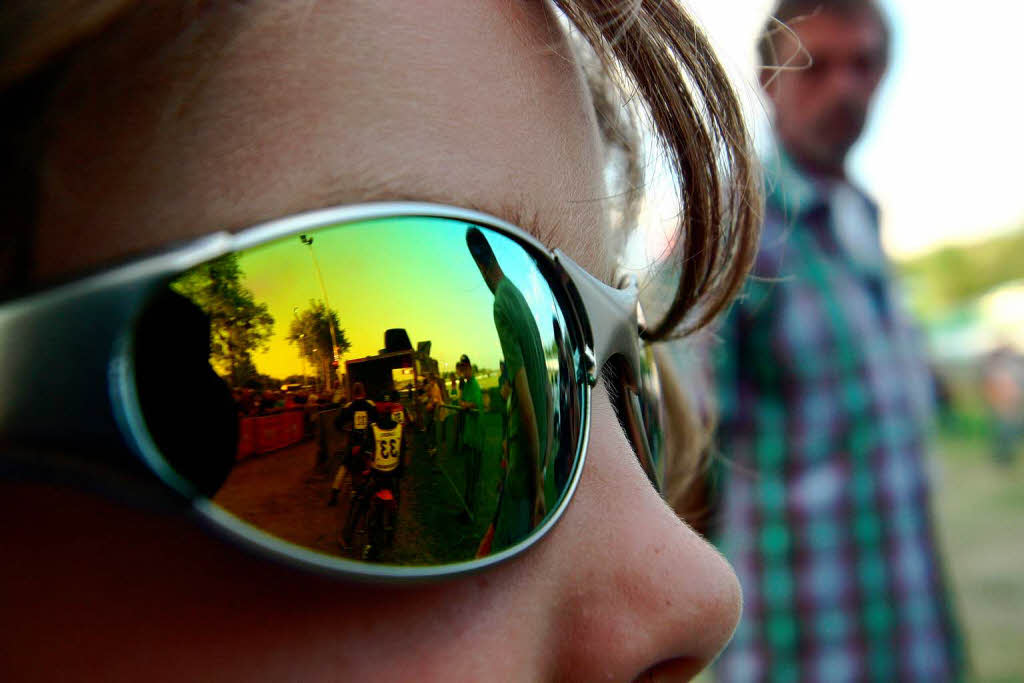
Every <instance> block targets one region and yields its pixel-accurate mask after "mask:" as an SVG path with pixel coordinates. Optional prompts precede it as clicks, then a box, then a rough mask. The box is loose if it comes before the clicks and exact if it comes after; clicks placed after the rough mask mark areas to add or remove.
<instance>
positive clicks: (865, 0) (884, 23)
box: [757, 0, 890, 68]
mask: <svg viewBox="0 0 1024 683" xmlns="http://www.w3.org/2000/svg"><path fill="white" fill-rule="evenodd" d="M819 13H820V14H835V15H838V16H840V17H844V18H850V17H861V16H866V17H869V18H871V19H874V20H875V22H876V23H877V24H878V27H879V29H880V30H881V32H882V46H883V51H884V55H885V58H886V60H887V61H888V58H889V39H890V29H889V20H888V19H887V18H886V16H885V14H883V12H882V9H881V8H880V7H879V6H878V3H877V2H875V0H779V2H778V4H777V5H776V6H775V10H774V11H773V12H772V13H771V15H770V16H769V17H768V21H767V22H766V23H765V26H764V30H763V31H761V37H760V38H759V39H758V41H757V56H758V59H760V62H761V67H762V68H763V67H773V66H780V65H779V63H778V58H777V54H776V53H777V50H776V45H777V43H776V38H777V37H778V36H779V35H782V34H784V33H785V32H786V29H785V28H783V26H782V24H786V25H790V24H795V23H797V22H798V21H799V20H800V18H801V17H806V16H810V15H812V14H819Z"/></svg>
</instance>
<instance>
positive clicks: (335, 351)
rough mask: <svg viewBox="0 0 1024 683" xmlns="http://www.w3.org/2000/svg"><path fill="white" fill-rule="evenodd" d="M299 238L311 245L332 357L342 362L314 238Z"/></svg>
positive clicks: (328, 374) (329, 389)
mask: <svg viewBox="0 0 1024 683" xmlns="http://www.w3.org/2000/svg"><path fill="white" fill-rule="evenodd" d="M299 239H300V240H301V241H302V243H303V244H305V245H306V246H307V247H309V257H310V258H311V259H313V268H314V269H315V270H316V277H317V279H318V280H319V281H320V293H321V294H323V296H324V306H325V307H326V308H327V311H326V314H327V329H328V330H329V331H330V333H331V359H332V360H333V361H335V362H338V363H340V362H341V354H340V353H338V336H337V334H336V333H335V331H334V318H333V317H332V316H331V302H330V301H328V300H327V287H325V286H324V275H323V273H321V272H320V264H319V263H318V262H317V260H316V254H314V253H313V238H312V237H310V236H309V235H299ZM327 369H328V373H327V391H331V390H332V389H333V388H334V387H333V383H332V382H331V374H330V371H331V370H332V368H331V365H330V364H328V365H327Z"/></svg>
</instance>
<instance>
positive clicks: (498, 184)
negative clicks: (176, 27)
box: [37, 0, 604, 275]
mask: <svg viewBox="0 0 1024 683" xmlns="http://www.w3.org/2000/svg"><path fill="white" fill-rule="evenodd" d="M230 5H231V9H230V10H223V11H220V12H218V13H214V15H213V16H204V17H201V18H200V19H198V20H197V22H196V25H195V26H191V27H189V28H188V29H187V30H185V31H184V32H182V33H181V34H180V35H178V36H176V37H175V38H174V39H172V40H170V41H168V42H166V43H165V44H163V45H161V46H160V47H159V48H158V49H149V48H148V47H147V46H145V45H144V44H139V43H140V41H139V38H138V36H142V37H145V36H147V35H149V32H148V31H147V30H145V27H143V29H138V28H137V27H134V26H132V25H131V23H130V22H129V24H128V25H127V26H126V27H124V29H123V30H124V34H123V35H122V36H120V37H119V38H118V40H115V41H113V42H112V43H111V45H112V46H110V47H104V48H102V49H98V50H97V51H96V53H95V54H93V55H86V56H85V57H84V58H83V59H82V61H81V63H80V64H79V65H78V66H77V67H76V68H75V69H73V71H72V74H71V76H70V78H69V82H68V84H67V86H66V87H65V89H64V92H63V97H64V99H63V100H62V101H60V100H59V101H58V106H57V107H56V108H55V111H56V114H55V123H54V126H53V129H54V131H55V134H54V136H53V141H52V144H51V146H50V149H49V150H48V152H47V156H46V159H45V162H44V165H45V172H44V174H43V177H44V181H43V187H42V197H41V211H40V226H39V235H38V240H37V244H38V247H37V258H38V263H39V270H40V272H41V273H42V274H43V275H57V274H61V273H64V272H68V271H73V270H77V269H79V268H85V267H89V266H94V265H97V264H99V263H103V262H107V261H112V260H116V259H118V258H123V257H125V256H127V255H128V254H130V253H132V252H136V251H141V250H148V249H154V248H159V247H160V246H161V245H163V244H166V243H168V242H172V241H178V240H181V239H187V238H190V237H196V236H199V235H201V234H204V233H207V232H211V231H214V230H219V229H239V228H242V227H245V226H246V225H249V224H252V223H255V222H258V221H262V220H266V219H269V218H274V217H278V216H282V215H286V214H289V213H294V212H298V211H303V210H307V209H311V208H317V207H322V206H329V205H336V204H345V203H354V202H361V201H371V200H380V199H418V200H429V201H435V202H443V203H450V204H456V205H461V206H468V207H471V208H477V209H480V210H483V211H486V212H489V213H494V214H497V215H499V216H502V217H506V218H510V219H511V220H513V222H518V223H520V224H523V227H526V228H528V229H529V228H535V229H536V230H535V231H536V232H539V233H541V235H540V236H541V238H542V239H543V241H545V242H548V243H549V245H550V246H559V247H563V248H566V250H567V251H569V252H570V253H571V254H573V255H574V256H575V257H576V258H577V259H579V260H581V262H583V263H584V264H585V265H587V266H589V267H590V268H592V269H596V270H597V271H598V272H601V271H602V270H603V267H602V263H601V262H602V261H603V257H602V255H601V254H600V252H599V251H598V250H593V249H587V248H585V246H584V245H587V244H600V240H598V239H594V238H595V233H597V234H599V231H600V230H602V229H603V221H604V210H603V205H602V204H601V202H600V197H602V196H603V194H604V189H603V183H602V175H601V165H602V160H601V154H600V150H599V146H598V140H597V133H596V127H595V125H594V122H593V114H592V111H591V108H590V106H589V99H588V97H587V94H586V90H585V88H584V86H583V81H582V79H581V77H580V73H579V70H578V68H577V65H576V63H575V61H574V60H573V59H571V57H570V53H569V50H568V48H567V46H566V44H565V41H564V39H563V37H562V35H561V34H560V32H559V30H558V27H557V22H555V21H554V20H553V18H552V17H551V16H549V15H548V13H547V11H546V10H545V8H544V5H543V3H507V2H502V1H499V0H495V1H493V2H490V1H488V2H480V1H479V0H446V1H445V2H433V3H404V2H397V0H394V1H392V0H388V1H376V2H365V3H364V2H346V3H336V2H330V3H287V4H286V3H266V4H261V5H258V6H256V7H250V6H241V4H238V3H230ZM144 19H145V18H144V17H143V18H142V19H138V20H137V21H144ZM133 31H134V33H133ZM133 41H134V42H133ZM115 112H116V116H115V115H114V113H115Z"/></svg>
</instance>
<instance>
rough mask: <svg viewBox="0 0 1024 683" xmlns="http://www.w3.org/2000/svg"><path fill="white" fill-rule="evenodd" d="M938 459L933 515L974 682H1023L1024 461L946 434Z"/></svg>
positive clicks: (974, 440)
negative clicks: (996, 456)
mask: <svg viewBox="0 0 1024 683" xmlns="http://www.w3.org/2000/svg"><path fill="white" fill-rule="evenodd" d="M1020 455H1024V453H1022V454H1020ZM935 463H936V470H937V471H936V478H935V493H934V505H935V513H936V516H937V518H938V524H939V534H940V537H941V539H942V545H943V549H944V550H945V552H946V566H947V569H948V571H949V574H950V578H951V580H952V583H953V588H954V591H955V595H956V598H955V599H956V605H957V608H958V611H959V615H960V622H961V626H962V628H963V631H964V635H965V637H966V640H967V647H968V656H969V658H970V664H971V667H972V670H971V676H970V678H969V679H968V680H970V681H976V682H978V683H1010V682H1011V681H1012V682H1014V683H1021V682H1024V459H1021V458H1018V462H1017V464H1016V466H1015V467H1009V468H1008V467H999V466H996V465H995V464H994V463H993V462H992V461H991V459H990V458H989V454H988V452H987V446H986V444H985V443H984V441H983V440H982V439H981V438H978V437H973V438H968V437H958V436H955V435H947V436H945V437H944V438H943V439H942V440H941V441H940V442H939V448H938V453H937V457H936V459H935Z"/></svg>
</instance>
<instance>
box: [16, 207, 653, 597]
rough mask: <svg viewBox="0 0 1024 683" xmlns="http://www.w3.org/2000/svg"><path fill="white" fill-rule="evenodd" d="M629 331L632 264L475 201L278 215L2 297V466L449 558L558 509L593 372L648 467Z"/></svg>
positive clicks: (359, 558) (441, 572) (410, 567)
mask: <svg viewBox="0 0 1024 683" xmlns="http://www.w3.org/2000/svg"><path fill="white" fill-rule="evenodd" d="M643 331H644V330H643V328H642V319H641V316H640V310H639V305H638V300H637V288H636V284H635V281H627V282H625V283H624V285H623V287H621V288H618V289H616V288H613V287H609V286H608V285H606V284H604V283H603V282H601V281H599V280H597V279H596V278H594V277H593V276H592V275H590V274H588V273H587V272H586V271H585V270H583V269H582V268H581V267H580V266H578V265H577V264H575V263H574V262H573V261H572V260H571V259H569V258H568V257H566V256H565V254H563V253H561V252H560V251H558V250H549V249H547V248H546V247H545V246H543V245H542V244H541V243H539V242H538V241H537V240H535V239H534V238H533V237H531V236H530V235H529V234H527V233H526V232H525V231H523V230H521V229H520V228H517V227H516V226H514V225H511V224H509V223H507V222H504V221H502V220H499V219H497V218H494V217H491V216H488V215H485V214H482V213H478V212H474V211H469V210H463V209H458V208H453V207H446V206H438V205H431V204H419V203H375V204H365V205H356V206H346V207H339V208H332V209H325V210H320V211H313V212H309V213H304V214H300V215H295V216H289V217H286V218H282V219H279V220H274V221H270V222H268V223H264V224H261V225H258V226H255V227H252V228H249V229H247V230H244V231H241V232H238V233H233V234H228V233H217V234H213V235H210V236H207V237H205V238H202V239H199V240H197V241H195V242H192V243H189V244H187V245H185V246H180V247H176V248H174V249H172V250H170V251H168V252H166V253H162V254H160V255H156V256H151V257H147V258H144V259H142V260H137V261H134V262H132V263H129V264H127V265H122V266H119V267H116V268H113V269H110V270H107V271H105V272H103V273H100V274H97V275H93V276H90V277H88V278H85V279H81V280H78V281H75V282H73V283H70V284H66V285H62V286H59V287H55V288H52V289H49V290H46V291H42V292H39V293H35V294H32V295H29V296H25V297H22V298H20V299H16V300H12V301H9V302H6V303H4V304H2V305H0V335H2V338H3V340H4V341H3V344H2V348H0V384H2V386H4V387H5V390H4V391H5V394H6V397H5V398H4V400H3V402H2V405H0V446H2V450H0V453H2V454H0V468H2V473H3V475H4V476H5V477H6V478H33V477H39V476H45V477H46V478H47V479H48V480H53V479H54V478H58V479H64V480H68V481H71V482H73V483H76V484H79V485H83V486H87V487H99V488H100V489H103V490H104V491H107V492H115V493H116V494H117V495H120V496H127V497H129V498H131V499H132V500H133V502H141V503H143V504H145V505H150V506H163V505H167V506H170V507H173V508H177V509H182V508H184V509H186V510H189V511H191V512H192V513H194V514H195V515H196V516H197V517H198V518H199V519H200V520H202V521H203V522H204V523H205V525H206V526H208V527H210V528H212V529H213V530H214V531H216V532H218V533H220V534H221V535H224V536H227V537H228V538H230V539H232V540H234V541H236V542H239V543H241V544H242V545H243V546H245V547H248V548H250V549H253V550H256V551H258V552H260V553H262V554H265V555H270V556H273V557H275V558H277V559H280V560H283V561H285V562H289V563H293V564H296V565H299V566H303V567H307V568H311V569H314V570H320V571H325V572H328V573H333V574H340V575H343V576H346V577H352V578H370V579H383V580H404V579H425V578H432V577H440V576H447V575H454V574H460V573H464V572H469V571H474V570H478V569H481V568H484V567H487V566H490V565H492V564H494V563H497V562H500V561H502V560H505V559H507V558H509V557H512V556H515V555H517V554H519V553H521V552H523V551H524V550H526V549H527V548H528V547H529V546H531V545H532V544H533V543H535V542H537V540H539V539H540V538H541V537H543V536H544V534H545V533H547V532H548V531H549V530H550V529H551V528H552V527H553V526H554V524H555V523H556V522H557V521H558V519H559V518H560V517H561V515H562V513H563V512H564V511H565V509H566V507H567V505H568V504H569V501H570V499H571V498H572V495H573V491H574V490H575V488H576V485H577V483H578V482H579V479H580V474H581V471H582V467H583V462H584V459H585V456H586V452H587V442H588V435H589V424H590V406H591V391H592V389H593V387H594V386H595V385H596V384H597V382H598V381H599V380H600V378H601V377H602V376H603V377H604V379H605V381H606V383H607V385H608V387H609V394H610V396H611V398H612V402H613V404H614V405H615V408H616V412H617V415H618V417H619V420H620V422H621V423H622V426H623V428H624V430H625V432H626V434H627V436H628V438H629V440H630V442H631V445H632V446H633V449H634V451H635V453H636V457H637V458H638V460H639V462H640V464H641V466H642V467H643V469H644V471H645V473H646V474H647V476H648V478H649V479H650V481H651V483H652V484H653V485H654V486H655V487H656V488H657V489H658V490H659V491H660V490H661V485H662V477H663V474H662V470H663V457H662V432H661V426H662V415H661V410H662V408H661V401H660V395H659V388H658V385H657V378H656V372H655V368H654V365H653V362H652V358H651V354H650V351H649V349H648V348H647V347H646V345H644V344H643V343H642V341H641V336H642V334H643ZM464 356H465V359H464V358H463V357H464Z"/></svg>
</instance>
